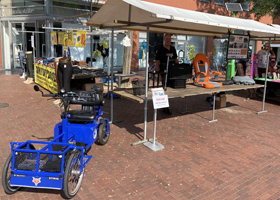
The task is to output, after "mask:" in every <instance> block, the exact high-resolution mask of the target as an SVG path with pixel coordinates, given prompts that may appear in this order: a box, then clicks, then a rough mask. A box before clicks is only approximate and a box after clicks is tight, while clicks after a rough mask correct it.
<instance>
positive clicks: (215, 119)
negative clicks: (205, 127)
mask: <svg viewBox="0 0 280 200" xmlns="http://www.w3.org/2000/svg"><path fill="white" fill-rule="evenodd" d="M216 121H218V120H217V119H214V120H211V121H209V123H212V122H216Z"/></svg>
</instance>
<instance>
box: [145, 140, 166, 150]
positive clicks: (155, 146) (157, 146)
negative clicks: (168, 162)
mask: <svg viewBox="0 0 280 200" xmlns="http://www.w3.org/2000/svg"><path fill="white" fill-rule="evenodd" d="M144 145H145V146H146V147H148V148H149V149H151V150H153V151H158V150H161V149H164V146H163V145H162V144H160V143H158V142H155V143H153V142H149V141H148V142H145V143H144Z"/></svg>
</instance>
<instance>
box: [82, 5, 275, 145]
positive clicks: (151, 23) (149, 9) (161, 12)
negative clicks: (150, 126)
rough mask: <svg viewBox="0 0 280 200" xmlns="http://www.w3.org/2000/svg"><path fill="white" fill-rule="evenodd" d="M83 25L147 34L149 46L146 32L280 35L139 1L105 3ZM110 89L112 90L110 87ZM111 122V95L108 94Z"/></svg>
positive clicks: (235, 21) (254, 23)
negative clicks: (235, 32)
mask: <svg viewBox="0 0 280 200" xmlns="http://www.w3.org/2000/svg"><path fill="white" fill-rule="evenodd" d="M86 25H87V26H95V27H99V28H101V29H111V30H112V35H113V34H114V30H115V29H125V30H138V31H147V44H149V34H148V33H149V32H158V33H170V34H179V35H195V36H208V37H221V36H222V35H225V34H228V33H229V32H230V31H234V30H236V29H240V30H244V31H247V32H248V33H250V35H251V37H254V38H255V39H257V38H263V37H267V38H273V37H279V36H280V29H277V28H275V27H272V26H268V25H265V24H263V23H260V22H257V21H254V20H250V19H240V18H232V17H227V16H221V15H214V14H208V13H203V12H197V11H191V10H186V9H180V8H175V7H170V6H165V5H160V4H156V3H150V2H146V1H141V0H107V2H106V3H105V4H104V5H103V6H102V7H101V8H100V10H99V11H98V12H97V13H96V14H94V15H93V17H92V18H91V19H90V20H89V21H88V22H87V23H86ZM112 40H113V37H112ZM111 44H113V42H111ZM111 48H112V49H113V47H111ZM146 51H147V54H146V66H148V58H149V45H147V50H146ZM111 66H112V68H111V74H113V56H111ZM147 77H148V67H147V68H146V92H145V108H144V139H143V141H140V142H139V143H143V142H146V141H147V140H146V126H147V94H148V78H147ZM112 81H113V77H112ZM111 89H112V90H113V87H111ZM111 122H113V95H111Z"/></svg>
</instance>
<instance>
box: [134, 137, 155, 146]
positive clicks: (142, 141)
mask: <svg viewBox="0 0 280 200" xmlns="http://www.w3.org/2000/svg"><path fill="white" fill-rule="evenodd" d="M156 139H157V138H156ZM148 141H149V142H151V141H153V138H151V139H148V140H147V139H146V140H141V141H138V142H134V143H132V144H131V145H132V146H134V145H137V144H143V143H145V142H148Z"/></svg>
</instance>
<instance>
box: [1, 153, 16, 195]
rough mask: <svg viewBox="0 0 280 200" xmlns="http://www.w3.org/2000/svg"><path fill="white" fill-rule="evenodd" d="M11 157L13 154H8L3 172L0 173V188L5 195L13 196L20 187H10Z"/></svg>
mask: <svg viewBox="0 0 280 200" xmlns="http://www.w3.org/2000/svg"><path fill="white" fill-rule="evenodd" d="M12 156H13V153H10V155H9V156H8V158H7V160H6V162H5V165H4V167H3V171H2V186H3V188H4V191H5V193H6V194H14V193H16V192H17V191H18V190H19V189H20V187H11V186H10V181H11V172H9V170H11V162H12Z"/></svg>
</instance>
